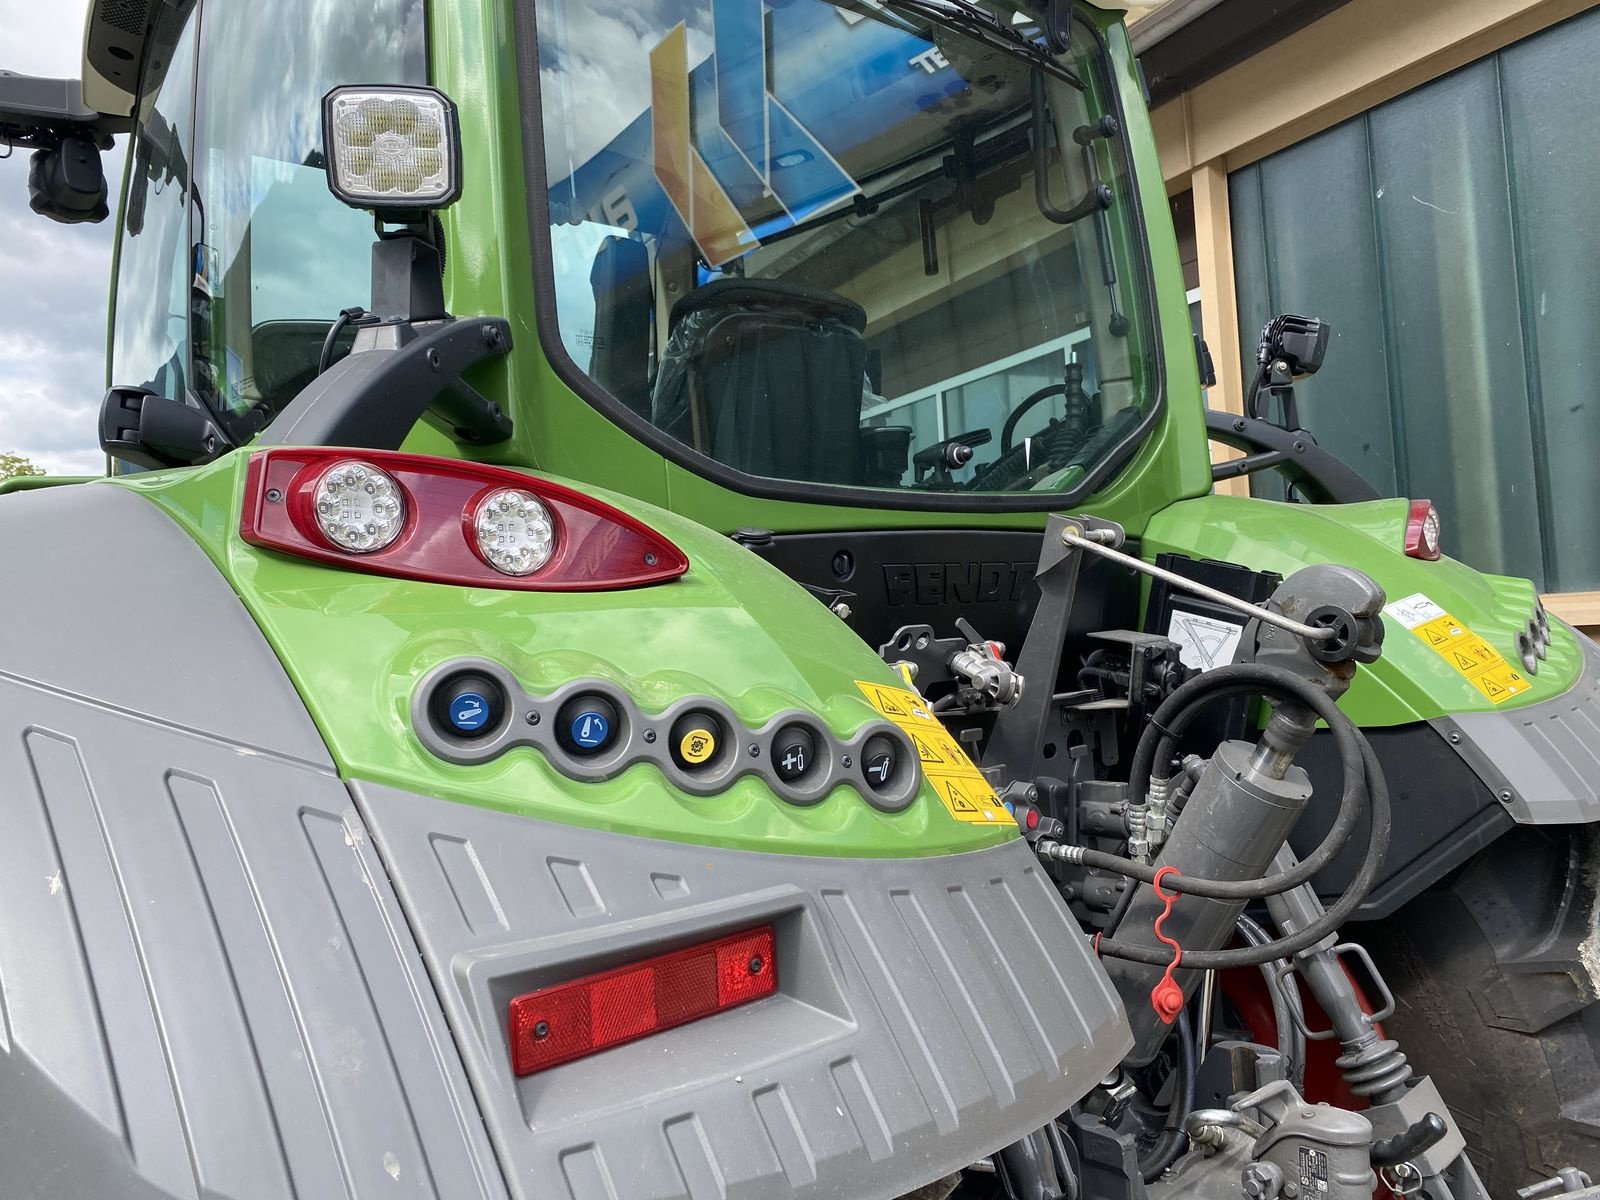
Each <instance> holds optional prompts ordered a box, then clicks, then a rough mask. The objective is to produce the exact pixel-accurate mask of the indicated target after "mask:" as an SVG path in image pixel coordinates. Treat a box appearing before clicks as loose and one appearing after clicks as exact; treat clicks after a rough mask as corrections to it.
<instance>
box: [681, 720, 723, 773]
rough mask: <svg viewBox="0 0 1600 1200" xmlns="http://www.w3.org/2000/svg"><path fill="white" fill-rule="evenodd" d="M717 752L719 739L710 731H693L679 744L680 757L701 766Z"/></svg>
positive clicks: (685, 735) (684, 736)
mask: <svg viewBox="0 0 1600 1200" xmlns="http://www.w3.org/2000/svg"><path fill="white" fill-rule="evenodd" d="M716 752H717V739H716V735H714V734H713V733H712V732H711V730H709V729H691V730H689V732H688V733H686V734H684V735H683V738H682V739H681V740H680V741H679V742H678V756H679V757H680V758H682V759H683V761H684V762H686V763H692V764H694V765H695V766H699V765H700V764H701V763H703V762H705V761H707V760H708V759H709V758H710V757H711V756H712V755H713V754H715V753H716Z"/></svg>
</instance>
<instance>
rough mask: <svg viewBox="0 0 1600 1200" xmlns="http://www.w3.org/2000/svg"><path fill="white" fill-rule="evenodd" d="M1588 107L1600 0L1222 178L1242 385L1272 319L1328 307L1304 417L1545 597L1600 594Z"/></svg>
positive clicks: (1595, 283)
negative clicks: (1319, 365) (1322, 354)
mask: <svg viewBox="0 0 1600 1200" xmlns="http://www.w3.org/2000/svg"><path fill="white" fill-rule="evenodd" d="M1597 114H1600V10H1597V11H1595V12H1590V13H1586V14H1584V15H1582V16H1580V17H1576V18H1573V19H1572V20H1570V21H1567V22H1566V23H1564V24H1562V25H1558V26H1556V27H1554V28H1552V29H1550V30H1547V31H1546V32H1544V33H1541V34H1539V35H1537V36H1535V37H1532V38H1529V39H1527V40H1526V41H1523V42H1520V43H1518V44H1517V45H1515V46H1511V47H1509V48H1507V49H1506V50H1504V51H1501V52H1500V53H1499V54H1496V55H1494V56H1492V57H1490V58H1486V59H1483V60H1481V61H1479V62H1477V63H1474V64H1473V65H1471V66H1469V67H1466V68H1464V69H1462V70H1460V71H1457V72H1455V73H1454V74H1451V75H1448V76H1446V77H1444V78H1442V79H1439V80H1437V81H1435V82H1433V83H1431V84H1428V85H1427V86H1425V87H1422V88H1419V89H1417V90H1416V91H1413V92H1410V93H1408V94H1406V95H1405V96H1402V97H1400V98H1398V99H1396V100H1393V101H1390V102H1389V103H1387V104H1384V105H1381V106H1380V107H1378V108H1374V109H1372V110H1371V111H1369V112H1367V113H1365V114H1363V115H1362V116H1360V117H1357V118H1355V119H1354V120H1351V121H1348V122H1346V123H1345V124H1343V125H1339V126H1336V127H1335V128H1333V129H1330V130H1328V131H1327V132H1325V133H1322V134H1320V135H1318V136H1317V137H1314V138H1311V139H1309V140H1307V141H1305V142H1301V143H1299V144H1298V145H1296V146H1293V147H1291V148H1290V149H1288V150H1285V151H1283V152H1281V153H1279V154H1276V155H1273V156H1272V157H1270V158H1267V159H1264V160H1262V161H1261V162H1259V163H1256V164H1254V165H1252V166H1250V167H1247V168H1245V169H1243V170H1240V171H1237V172H1235V173H1234V174H1233V175H1232V176H1231V178H1230V181H1229V191H1230V202H1231V208H1232V213H1233V238H1234V264H1235V270H1236V273H1237V282H1238V298H1239V317H1240V323H1241V326H1242V335H1241V336H1242V338H1243V339H1244V341H1245V342H1246V343H1247V344H1245V345H1243V346H1241V347H1240V350H1241V352H1242V353H1243V355H1244V356H1245V359H1246V364H1247V365H1246V372H1245V374H1246V378H1249V377H1250V375H1251V374H1252V373H1253V371H1254V351H1255V337H1256V334H1257V332H1258V331H1259V330H1260V328H1261V326H1262V324H1263V323H1264V322H1265V321H1266V320H1267V318H1268V317H1269V316H1271V315H1272V314H1274V313H1278V312H1300V313H1307V314H1310V315H1314V316H1320V317H1323V318H1326V319H1327V320H1329V321H1331V322H1332V323H1333V325H1334V340H1333V342H1332V345H1331V347H1330V349H1329V353H1328V361H1327V365H1326V366H1325V367H1324V369H1323V370H1322V372H1321V373H1320V374H1318V375H1317V376H1316V377H1315V378H1314V379H1312V380H1310V381H1309V382H1307V383H1306V384H1305V385H1304V386H1303V387H1302V388H1301V389H1300V395H1299V399H1300V405H1301V412H1302V416H1303V417H1304V419H1305V424H1306V425H1307V426H1308V427H1309V428H1310V429H1311V430H1312V432H1314V433H1315V434H1316V435H1317V438H1318V440H1319V441H1320V442H1322V444H1323V445H1325V446H1327V447H1329V448H1330V449H1332V450H1333V451H1334V452H1335V453H1337V454H1339V455H1340V456H1341V457H1343V458H1345V459H1346V460H1347V461H1349V462H1350V463H1352V464H1353V465H1354V466H1355V467H1356V468H1357V469H1359V470H1360V471H1361V472H1362V473H1363V474H1364V475H1365V476H1366V477H1367V478H1368V479H1369V480H1371V481H1372V483H1373V484H1375V485H1376V486H1377V487H1378V488H1379V489H1380V490H1382V491H1384V492H1387V493H1393V494H1401V495H1409V496H1413V497H1415V496H1426V497H1429V498H1430V499H1432V500H1434V501H1435V503H1437V504H1438V505H1439V508H1440V511H1441V512H1442V513H1443V515H1444V518H1445V527H1446V539H1445V541H1446V546H1445V548H1446V550H1447V552H1448V553H1451V554H1453V555H1455V556H1457V557H1460V558H1463V559H1465V560H1466V561H1467V562H1470V563H1471V564H1472V565H1474V566H1476V567H1479V568H1480V569H1483V570H1489V571H1498V572H1505V573H1508V574H1514V575H1526V576H1529V577H1531V578H1532V579H1534V580H1535V581H1536V582H1537V583H1538V584H1539V586H1540V587H1541V588H1542V589H1544V590H1547V591H1577V590H1587V589H1593V588H1600V395H1597V387H1596V368H1597V366H1600V117H1597ZM1257 478H1258V479H1259V478H1260V477H1257Z"/></svg>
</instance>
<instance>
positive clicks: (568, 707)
mask: <svg viewBox="0 0 1600 1200" xmlns="http://www.w3.org/2000/svg"><path fill="white" fill-rule="evenodd" d="M620 725H621V718H620V717H619V716H618V715H617V706H616V705H615V704H613V703H612V702H611V701H610V700H608V699H606V698H605V697H604V696H597V695H587V696H574V697H573V698H572V699H571V700H568V701H567V702H566V703H565V704H563V705H562V706H561V711H560V712H559V713H557V714H556V738H557V740H558V741H560V743H561V745H562V747H563V749H565V750H566V751H567V752H568V753H569V754H576V755H579V756H580V757H588V756H590V755H594V754H600V753H603V752H604V751H605V750H606V748H607V747H609V746H610V745H611V744H612V743H613V742H614V741H616V738H617V731H618V728H619V726H620Z"/></svg>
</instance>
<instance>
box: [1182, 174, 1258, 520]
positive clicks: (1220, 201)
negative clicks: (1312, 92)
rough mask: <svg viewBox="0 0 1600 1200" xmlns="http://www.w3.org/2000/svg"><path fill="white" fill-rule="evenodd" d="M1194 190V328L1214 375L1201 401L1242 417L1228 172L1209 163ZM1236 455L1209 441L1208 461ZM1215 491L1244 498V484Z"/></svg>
mask: <svg viewBox="0 0 1600 1200" xmlns="http://www.w3.org/2000/svg"><path fill="white" fill-rule="evenodd" d="M1189 179H1190V185H1191V187H1192V188H1193V191H1194V233H1195V249H1196V252H1197V257H1196V266H1197V267H1198V268H1199V271H1200V328H1201V331H1202V334H1203V336H1204V337H1205V339H1206V345H1207V347H1209V348H1210V350H1211V361H1212V362H1213V363H1214V364H1215V366H1216V370H1217V382H1216V384H1215V386H1213V387H1211V388H1209V389H1207V391H1206V401H1207V403H1208V404H1210V406H1211V407H1212V408H1218V409H1222V410H1223V411H1224V412H1231V413H1243V412H1244V388H1245V381H1244V379H1243V374H1244V369H1243V366H1242V364H1241V362H1240V360H1239V346H1240V344H1241V343H1240V340H1239V297H1238V293H1237V292H1236V291H1235V289H1234V280H1233V218H1232V217H1231V215H1230V213H1229V210H1228V172H1227V169H1226V167H1225V166H1224V164H1223V163H1221V162H1209V163H1206V164H1204V165H1203V166H1201V167H1199V168H1198V169H1197V170H1195V171H1194V173H1193V174H1192V175H1190V177H1189ZM1240 457H1242V455H1241V454H1240V453H1239V451H1237V450H1234V449H1232V448H1231V447H1228V446H1223V445H1220V444H1218V443H1215V442H1213V443H1212V445H1211V461H1212V462H1226V461H1228V460H1229V459H1233V458H1240ZM1217 491H1219V492H1222V493H1224V494H1226V495H1231V496H1248V495H1249V494H1250V481H1249V480H1248V479H1229V480H1226V481H1224V482H1223V483H1219V484H1218V485H1217Z"/></svg>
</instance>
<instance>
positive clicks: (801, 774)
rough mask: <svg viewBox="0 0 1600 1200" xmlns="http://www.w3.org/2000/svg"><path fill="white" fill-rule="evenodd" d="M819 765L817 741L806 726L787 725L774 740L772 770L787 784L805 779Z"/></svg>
mask: <svg viewBox="0 0 1600 1200" xmlns="http://www.w3.org/2000/svg"><path fill="white" fill-rule="evenodd" d="M816 764H817V739H816V738H815V737H813V736H812V733H811V731H810V730H809V729H807V728H806V727H805V726H804V725H785V726H784V727H783V728H782V729H780V730H778V733H777V736H775V737H774V738H773V739H772V769H773V770H774V771H775V772H777V775H778V778H779V779H781V780H783V781H784V782H785V783H794V782H795V781H796V780H800V779H804V778H805V777H806V775H807V774H808V773H809V772H810V771H811V769H812V768H813V767H815V766H816Z"/></svg>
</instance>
